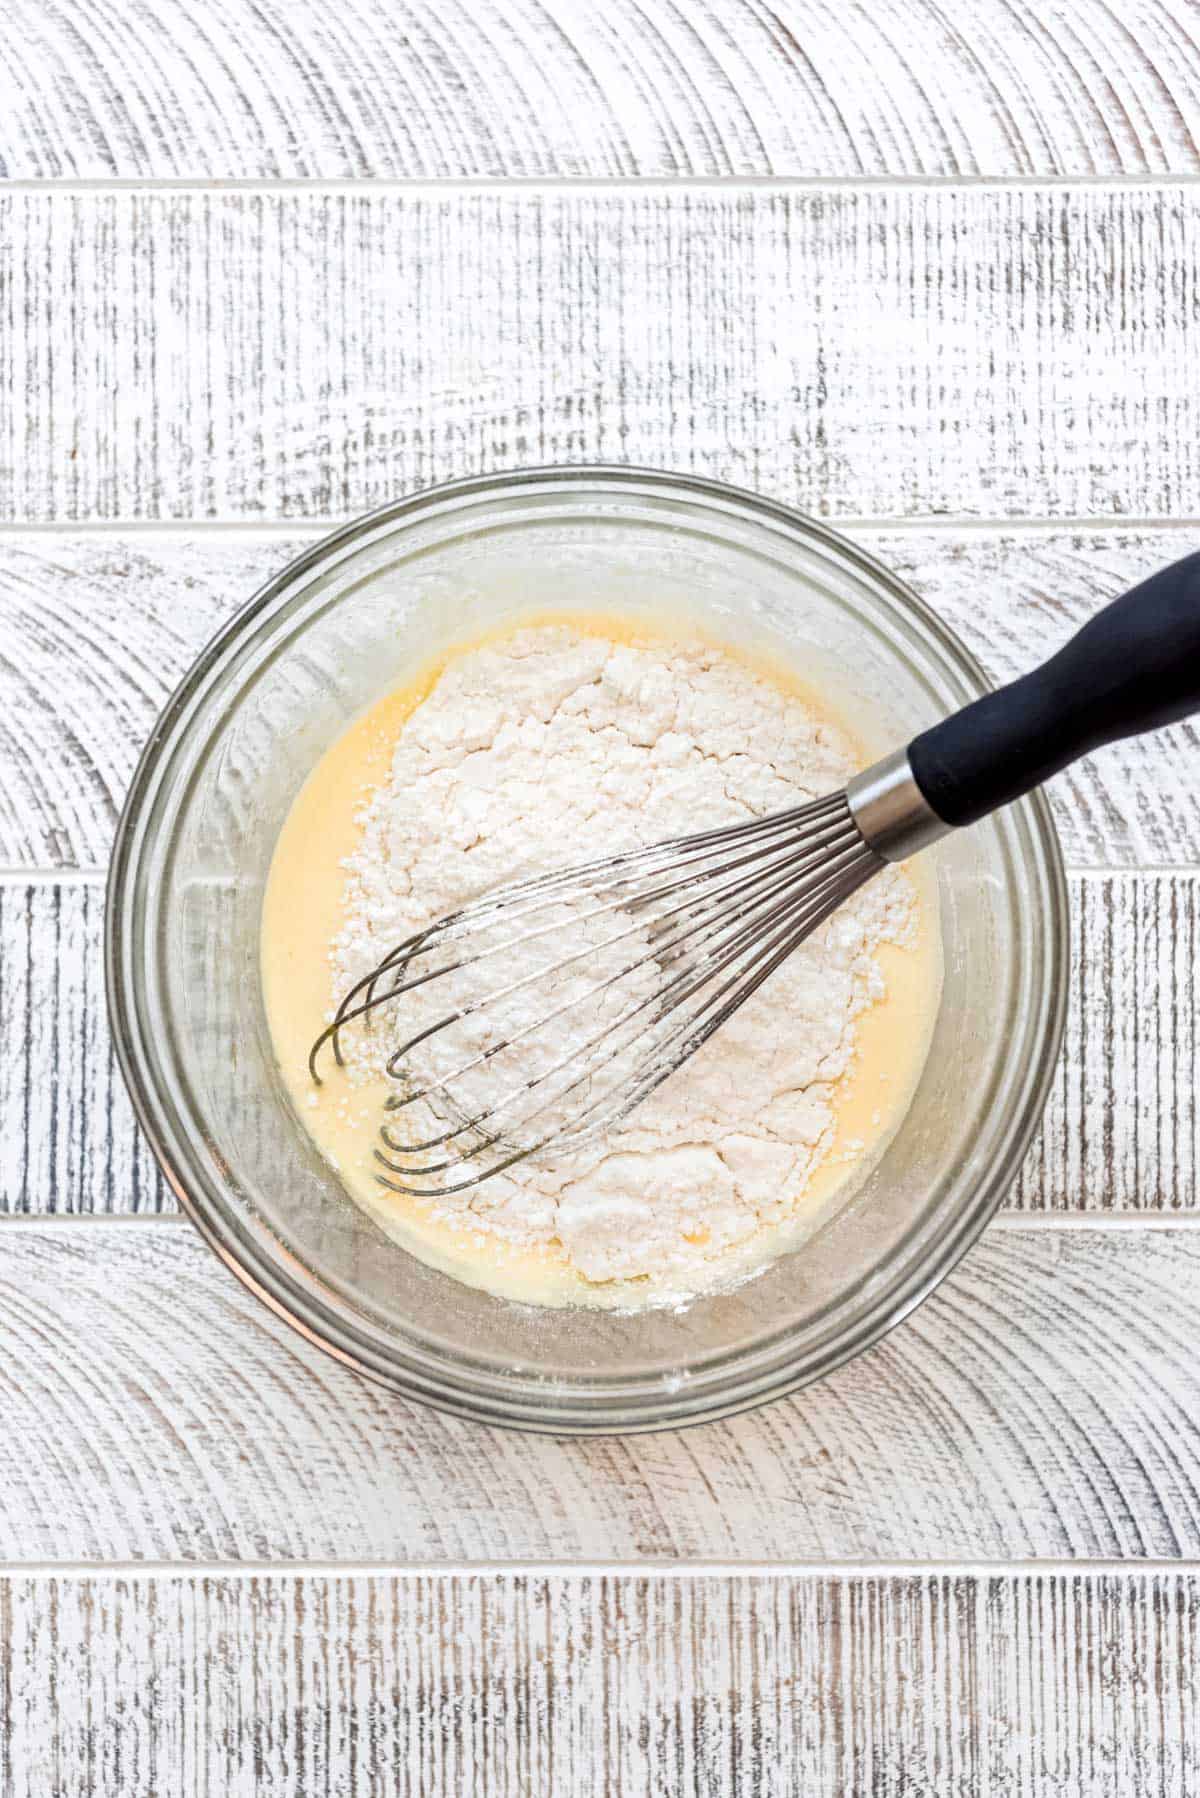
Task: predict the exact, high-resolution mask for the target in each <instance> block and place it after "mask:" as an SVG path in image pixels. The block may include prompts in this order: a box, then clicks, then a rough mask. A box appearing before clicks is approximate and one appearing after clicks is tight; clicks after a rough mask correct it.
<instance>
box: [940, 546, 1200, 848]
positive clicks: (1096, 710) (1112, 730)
mask: <svg viewBox="0 0 1200 1798" xmlns="http://www.w3.org/2000/svg"><path fill="white" fill-rule="evenodd" d="M1197 710H1200V551H1198V552H1196V553H1195V554H1193V555H1190V556H1185V557H1184V558H1183V560H1182V561H1179V562H1173V563H1172V564H1171V566H1170V567H1169V568H1164V569H1163V570H1162V571H1161V572H1160V573H1159V574H1154V575H1151V577H1150V579H1149V580H1146V581H1142V582H1141V584H1140V585H1139V586H1137V587H1133V588H1131V589H1130V591H1129V592H1128V593H1125V594H1122V596H1121V598H1120V599H1117V600H1114V601H1113V603H1112V604H1111V605H1110V606H1106V607H1105V609H1104V611H1103V612H1100V613H1099V614H1098V615H1097V616H1096V617H1095V618H1093V619H1091V620H1090V621H1089V622H1088V623H1087V624H1085V625H1084V627H1083V629H1082V630H1081V631H1079V632H1077V634H1076V635H1075V636H1074V637H1072V639H1071V641H1070V642H1069V643H1068V644H1067V645H1066V646H1065V647H1064V648H1063V649H1060V650H1059V652H1058V654H1057V655H1055V656H1052V657H1051V658H1050V660H1049V661H1048V662H1045V663H1044V664H1043V665H1042V667H1040V668H1036V669H1035V670H1034V671H1033V673H1032V674H1026V675H1024V676H1023V677H1022V678H1021V679H1020V680H1015V681H1013V682H1012V683H1011V684H1010V685H1009V686H1007V687H1001V688H1000V689H999V691H998V692H996V693H989V694H987V695H986V697H985V698H983V699H977V700H975V702H974V703H973V704H972V705H969V706H965V707H964V708H963V710H962V711H961V712H956V713H955V715H954V716H953V717H952V718H947V719H945V720H944V721H943V722H942V723H941V724H935V725H934V726H933V728H932V729H931V730H927V731H924V732H923V733H922V734H921V735H920V736H919V737H915V738H914V739H913V741H912V743H910V744H909V748H908V759H909V763H910V765H911V768H912V773H913V776H914V778H915V779H916V782H917V785H918V787H919V788H920V789H921V792H922V793H923V795H924V796H925V799H926V800H927V801H928V803H929V805H930V806H932V808H933V810H934V811H935V812H936V813H937V814H938V816H939V817H940V818H941V819H942V820H943V821H944V822H945V823H946V824H950V825H960V824H971V823H973V822H974V821H975V819H976V818H982V817H985V816H986V815H987V813H988V812H994V811H996V810H997V808H998V807H1000V806H1002V805H1007V804H1008V803H1009V801H1010V800H1012V799H1018V798H1020V796H1021V794H1022V793H1028V792H1029V790H1030V789H1031V788H1032V787H1036V786H1040V785H1041V783H1042V781H1044V780H1048V779H1049V778H1050V776H1051V775H1052V774H1057V773H1058V771H1059V769H1060V768H1065V767H1066V766H1067V764H1068V763H1069V762H1073V761H1075V760H1077V759H1078V757H1079V756H1081V755H1086V754H1087V753H1088V752H1089V751H1090V750H1092V749H1097V748H1099V746H1100V745H1101V744H1102V743H1113V742H1116V741H1117V740H1118V739H1119V738H1121V737H1132V736H1137V735H1139V734H1140V733H1141V732H1142V731H1148V730H1157V729H1158V728H1159V726H1160V725H1163V724H1173V723H1175V722H1176V720H1177V719H1180V718H1185V717H1187V715H1188V714H1189V713H1190V712H1194V711H1197Z"/></svg>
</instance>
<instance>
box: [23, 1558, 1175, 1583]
mask: <svg viewBox="0 0 1200 1798" xmlns="http://www.w3.org/2000/svg"><path fill="white" fill-rule="evenodd" d="M1162 1577H1173V1578H1181V1577H1182V1578H1188V1579H1198V1578H1200V1559H1196V1558H1191V1559H1180V1560H1177V1561H1171V1560H1156V1559H1144V1560H1137V1559H1131V1560H1074V1561H1073V1560H1069V1559H1045V1560H1038V1559H1027V1560H1012V1561H995V1560H930V1561H878V1560H861V1561H811V1560H803V1561H729V1560H713V1561H708V1560H698V1561H664V1560H645V1561H640V1560H614V1561H604V1560H587V1559H583V1560H578V1561H563V1560H530V1561H521V1560H503V1561H429V1562H426V1563H424V1564H422V1563H420V1562H412V1561H406V1562H397V1561H336V1560H333V1561H329V1560H313V1561H302V1560H294V1561H29V1562H26V1563H22V1562H19V1561H5V1562H0V1580H2V1581H6V1582H15V1581H18V1580H26V1579H79V1580H118V1579H119V1580H130V1581H150V1580H176V1581H180V1582H183V1581H196V1580H208V1579H225V1580H239V1581H249V1580H256V1579H296V1580H300V1579H379V1578H389V1579H495V1578H511V1579H521V1578H527V1579H613V1578H632V1579H656V1580H664V1581H665V1580H699V1579H721V1580H729V1579H775V1580H784V1579H833V1580H860V1579H914V1578H922V1579H928V1578H946V1579H976V1580H989V1579H1039V1578H1049V1579H1138V1578H1162Z"/></svg>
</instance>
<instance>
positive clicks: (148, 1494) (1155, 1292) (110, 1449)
mask: <svg viewBox="0 0 1200 1798" xmlns="http://www.w3.org/2000/svg"><path fill="white" fill-rule="evenodd" d="M0 1228H2V1230H3V1233H4V1236H3V1244H2V1246H3V1254H2V1255H0V1314H2V1315H3V1317H4V1320H5V1325H4V1354H5V1377H4V1380H3V1383H2V1384H0V1440H2V1441H3V1442H4V1445H5V1448H4V1455H3V1459H2V1461H0V1500H2V1502H0V1560H2V1561H8V1562H16V1563H20V1562H29V1561H31V1560H35V1561H39V1562H41V1561H46V1560H52V1561H63V1560H68V1561H72V1562H74V1561H79V1560H88V1561H91V1560H96V1561H117V1560H121V1561H124V1560H154V1561H171V1562H175V1561H187V1560H205V1561H210V1560H247V1559H250V1560H256V1561H258V1560H319V1561H325V1560H330V1561H343V1562H344V1561H354V1562H361V1561H385V1562H393V1563H400V1564H404V1565H417V1566H419V1565H420V1564H421V1563H423V1562H424V1563H428V1562H430V1561H436V1562H443V1561H453V1562H456V1563H458V1562H463V1561H466V1562H481V1563H482V1562H489V1563H490V1562H495V1561H497V1560H502V1561H523V1560H546V1559H549V1560H560V1559H561V1560H568V1561H570V1560H595V1561H610V1560H619V1561H622V1562H625V1561H630V1560H638V1559H643V1558H657V1557H665V1558H667V1559H671V1560H679V1559H682V1560H689V1559H714V1560H718V1561H722V1562H725V1561H731V1562H743V1561H777V1560H782V1561H788V1560H792V1561H795V1560H822V1561H824V1560H830V1559H832V1560H841V1559H866V1560H869V1561H871V1562H877V1561H881V1560H882V1561H890V1560H896V1559H902V1560H907V1559H910V1558H911V1559H919V1560H925V1559H933V1560H963V1559H966V1560H970V1561H976V1560H980V1559H982V1560H988V1561H991V1560H1007V1559H1013V1558H1021V1557H1041V1558H1045V1557H1071V1558H1078V1557H1085V1558H1110V1557H1169V1558H1175V1557H1179V1556H1184V1557H1193V1558H1194V1557H1196V1556H1197V1555H1198V1554H1200V1496H1198V1495H1200V1375H1198V1373H1197V1368H1196V1357H1195V1342H1196V1336H1197V1330H1198V1329H1200V1296H1198V1295H1200V1232H1198V1231H1196V1230H1195V1229H1187V1228H1181V1227H1178V1226H1176V1227H1175V1228H1171V1229H1164V1228H1158V1229H1146V1228H1145V1227H1143V1226H1138V1227H1135V1228H1132V1229H1121V1230H1111V1229H1110V1230H1098V1229H1095V1228H1092V1229H1087V1230H1078V1229H1076V1230H1071V1231H1062V1230H1046V1229H1030V1228H1029V1227H1028V1226H1026V1227H1024V1228H1018V1227H1015V1226H1013V1225H1007V1226H1005V1227H1003V1228H1001V1229H994V1230H993V1231H992V1232H991V1233H989V1235H988V1237H987V1238H986V1239H985V1241H984V1242H983V1243H981V1244H980V1245H978V1246H977V1247H976V1248H975V1249H974V1250H973V1251H972V1253H971V1254H970V1255H969V1256H968V1257H967V1259H966V1260H965V1261H964V1262H963V1263H962V1264H961V1265H960V1267H959V1268H958V1269H957V1270H956V1271H955V1273H954V1274H953V1275H952V1276H951V1277H950V1279H949V1280H948V1281H946V1282H945V1284H944V1285H943V1286H942V1287H940V1288H939V1290H938V1292H937V1293H936V1294H935V1295H934V1296H933V1297H932V1298H931V1299H930V1300H929V1301H928V1302H927V1303H926V1304H924V1305H923V1306H921V1307H920V1309H919V1310H918V1311H916V1312H915V1313H914V1314H913V1315H912V1316H911V1317H910V1318H909V1319H908V1321H907V1322H906V1323H905V1324H903V1325H902V1326H901V1327H900V1328H898V1329H897V1330H896V1331H894V1332H893V1334H892V1335H891V1336H890V1337H889V1338H887V1339H886V1340H885V1341H884V1342H883V1343H881V1344H879V1345H878V1346H877V1347H876V1348H875V1349H873V1350H872V1351H871V1352H870V1353H868V1354H866V1355H863V1356H861V1357H860V1358H858V1359H857V1360H855V1361H854V1362H852V1363H850V1364H849V1365H848V1366H847V1367H844V1368H842V1369H841V1370H840V1371H839V1372H838V1373H836V1374H834V1375H832V1376H831V1377H830V1378H829V1379H827V1380H825V1381H824V1382H822V1383H821V1384H820V1385H818V1386H814V1387H812V1388H810V1389H809V1390H808V1391H807V1392H805V1393H802V1394H800V1395H799V1396H798V1397H796V1398H794V1399H791V1400H786V1401H782V1402H780V1403H777V1404H774V1405H771V1406H768V1407H767V1408H766V1409H764V1410H762V1411H760V1412H757V1413H754V1414H751V1415H748V1416H744V1417H740V1418H735V1419H732V1420H730V1421H728V1422H725V1423H721V1424H713V1425H708V1426H705V1427H703V1428H701V1429H695V1430H691V1431H685V1432H683V1433H682V1434H667V1435H661V1436H652V1437H632V1438H626V1439H624V1440H622V1439H619V1438H617V1439H610V1440H602V1441H594V1442H570V1441H552V1440H537V1441H534V1440H532V1439H530V1438H528V1437H522V1436H518V1435H513V1434H506V1433H503V1432H498V1431H494V1430H487V1429H483V1428H481V1427H479V1426H475V1425H472V1424H466V1423H461V1422H459V1421H457V1420H455V1419H452V1418H447V1417H443V1416H440V1415H439V1414H437V1413H435V1412H433V1411H431V1410H429V1409H427V1408H425V1407H423V1406H418V1405H411V1404H406V1403H404V1402H402V1401H400V1400H399V1399H397V1398H395V1397H393V1396H391V1395H389V1394H387V1393H386V1392H384V1391H382V1390H380V1389H378V1388H376V1387H374V1386H371V1385H369V1384H368V1383H367V1382H365V1381H363V1380H360V1379H359V1378H357V1377H356V1376H355V1375H353V1374H350V1373H348V1372H346V1371H345V1370H344V1369H342V1368H341V1367H339V1366H338V1365H336V1364H335V1363H334V1362H332V1361H330V1360H328V1359H327V1358H326V1357H325V1356H324V1355H322V1354H320V1353H319V1352H318V1351H317V1350H315V1349H309V1348H306V1347H305V1345H304V1344H303V1343H302V1342H301V1341H300V1339H299V1338H298V1337H295V1336H294V1335H293V1334H292V1333H291V1332H290V1331H289V1330H288V1329H287V1327H286V1326H285V1325H283V1324H282V1323H280V1322H279V1321H278V1320H277V1319H275V1318H274V1317H273V1315H272V1314H271V1313H269V1312H268V1311H267V1310H266V1309H265V1308H264V1307H263V1306H261V1305H260V1304H259V1303H258V1302H257V1301H256V1300H254V1299H253V1298H251V1297H250V1295H249V1294H247V1293H245V1292H244V1291H243V1289H242V1288H241V1286H240V1285H239V1284H238V1283H237V1282H236V1281H235V1280H234V1279H233V1278H232V1276H231V1275H230V1274H229V1273H228V1272H227V1271H226V1270H225V1269H224V1267H223V1266H222V1265H221V1264H219V1263H218V1262H217V1261H216V1260H215V1258H214V1257H212V1256H211V1255H210V1254H209V1252H208V1251H207V1250H206V1249H205V1248H204V1247H203V1245H202V1244H201V1243H200V1241H199V1240H198V1238H197V1237H196V1236H195V1235H194V1233H193V1232H192V1230H191V1228H190V1226H188V1225H186V1224H184V1223H183V1222H182V1221H180V1222H172V1221H167V1220H164V1221H163V1222H161V1223H159V1224H157V1225H151V1224H149V1223H145V1222H143V1223H133V1224H120V1223H113V1222H94V1223H90V1222H77V1223H59V1224H47V1223H38V1224H32V1223H30V1224H22V1223H16V1222H12V1221H9V1222H7V1223H5V1224H4V1225H3V1226H0Z"/></svg>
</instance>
